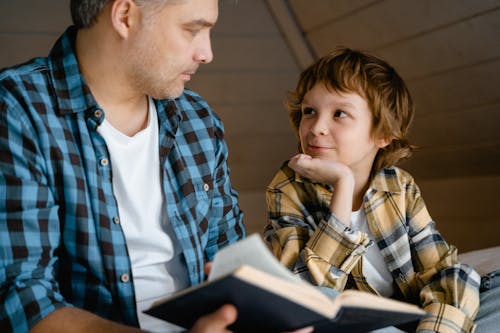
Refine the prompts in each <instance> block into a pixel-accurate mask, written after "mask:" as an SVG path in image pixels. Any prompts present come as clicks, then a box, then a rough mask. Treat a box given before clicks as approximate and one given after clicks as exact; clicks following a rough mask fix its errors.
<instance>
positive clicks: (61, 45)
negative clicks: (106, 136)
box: [48, 26, 98, 114]
mask: <svg viewBox="0 0 500 333" xmlns="http://www.w3.org/2000/svg"><path fill="white" fill-rule="evenodd" d="M77 31H78V29H77V28H76V27H74V26H70V27H69V28H68V29H66V31H65V32H64V33H63V35H62V36H61V37H60V38H59V39H58V40H57V42H56V43H55V45H54V47H53V48H52V50H51V51H50V54H49V57H48V63H49V68H50V75H51V78H52V82H53V86H54V90H55V91H54V94H55V97H56V98H57V101H58V106H59V111H58V112H59V113H61V114H68V113H78V112H82V111H86V110H88V109H91V110H95V109H97V108H98V106H97V103H96V101H95V99H94V98H93V97H92V94H91V93H90V89H89V87H88V86H87V84H86V83H85V80H84V78H83V76H82V73H81V72H80V68H79V66H78V60H77V58H76V54H75V39H76V33H77Z"/></svg>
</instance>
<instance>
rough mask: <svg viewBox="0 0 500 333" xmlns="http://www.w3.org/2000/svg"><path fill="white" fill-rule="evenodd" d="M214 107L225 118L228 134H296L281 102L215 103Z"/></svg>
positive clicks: (258, 135)
mask: <svg viewBox="0 0 500 333" xmlns="http://www.w3.org/2000/svg"><path fill="white" fill-rule="evenodd" d="M212 107H213V109H214V110H215V111H216V112H217V114H218V115H219V116H220V118H221V119H222V120H223V122H224V125H225V128H226V133H227V134H228V135H230V134H233V133H234V134H235V135H251V136H256V137H260V136H266V135H277V134H283V135H290V136H294V135H295V134H294V133H293V131H292V127H291V125H290V123H289V121H288V113H287V111H286V110H285V107H284V106H282V105H281V103H278V102H277V103H267V104H266V103H262V104H257V103H254V104H252V105H239V104H234V105H228V104H220V105H219V104H213V105H212Z"/></svg>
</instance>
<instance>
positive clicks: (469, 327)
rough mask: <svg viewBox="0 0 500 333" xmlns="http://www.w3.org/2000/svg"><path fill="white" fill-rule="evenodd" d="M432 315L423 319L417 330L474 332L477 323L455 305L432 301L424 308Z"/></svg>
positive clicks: (448, 332)
mask: <svg viewBox="0 0 500 333" xmlns="http://www.w3.org/2000/svg"><path fill="white" fill-rule="evenodd" d="M424 310H425V311H427V312H428V313H429V314H430V316H428V317H426V318H424V319H422V320H421V321H420V323H419V325H418V327H417V332H419V333H423V332H426V331H431V332H440V333H459V332H474V330H475V328H476V325H475V324H474V321H473V320H472V319H471V318H469V317H468V316H467V315H465V313H463V312H462V311H460V310H459V309H457V308H456V307H454V306H451V305H449V304H443V303H431V304H429V305H427V306H426V307H425V308H424Z"/></svg>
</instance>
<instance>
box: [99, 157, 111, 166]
mask: <svg viewBox="0 0 500 333" xmlns="http://www.w3.org/2000/svg"><path fill="white" fill-rule="evenodd" d="M100 163H101V165H102V166H107V165H108V164H109V161H108V159H107V158H106V157H103V158H101V161H100Z"/></svg>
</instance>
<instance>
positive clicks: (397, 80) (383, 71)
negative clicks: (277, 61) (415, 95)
mask: <svg viewBox="0 0 500 333" xmlns="http://www.w3.org/2000/svg"><path fill="white" fill-rule="evenodd" d="M318 83H322V84H324V85H325V86H326V87H327V88H328V89H333V90H334V91H338V92H343V93H346V92H347V93H357V94H358V95H360V96H361V97H363V98H364V99H365V100H366V101H367V104H368V107H369V108H370V111H371V112H372V114H373V133H372V134H373V135H375V137H376V138H379V137H382V138H386V139H390V140H391V142H390V144H389V145H388V146H386V147H385V148H382V149H380V150H379V151H378V153H377V155H376V157H375V161H374V163H373V167H372V175H373V174H375V173H376V172H378V171H379V170H380V169H382V168H385V167H388V166H390V165H395V164H396V163H397V162H398V161H399V160H401V159H404V158H408V157H409V156H410V155H411V152H412V151H413V150H414V146H413V145H411V144H410V143H409V141H408V138H407V135H408V130H409V127H410V124H411V121H412V119H413V114H414V105H413V101H412V98H411V96H410V92H409V91H408V88H407V87H406V84H405V83H404V81H403V79H402V78H401V77H400V76H399V75H398V73H397V72H396V71H395V70H394V68H393V67H392V66H390V65H389V64H388V63H386V62H385V61H383V60H381V59H379V58H377V57H376V56H374V55H371V54H369V53H367V52H362V51H358V50H352V49H349V48H345V47H339V48H336V49H335V50H334V51H333V52H332V53H330V54H328V55H326V56H324V57H322V58H321V59H319V60H318V61H316V62H315V63H314V64H312V65H311V66H309V67H308V68H307V69H305V70H304V71H303V72H302V73H301V75H300V79H299V82H298V83H297V87H296V88H295V90H294V91H291V92H290V93H289V94H288V98H287V101H286V105H287V108H288V111H289V119H290V121H291V123H292V127H293V129H294V131H295V133H296V134H297V136H298V131H299V125H300V120H301V117H302V113H301V104H302V100H303V99H304V95H305V94H306V93H307V92H308V91H309V90H311V89H312V88H313V87H314V86H315V85H316V84H318ZM299 149H300V148H299Z"/></svg>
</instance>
